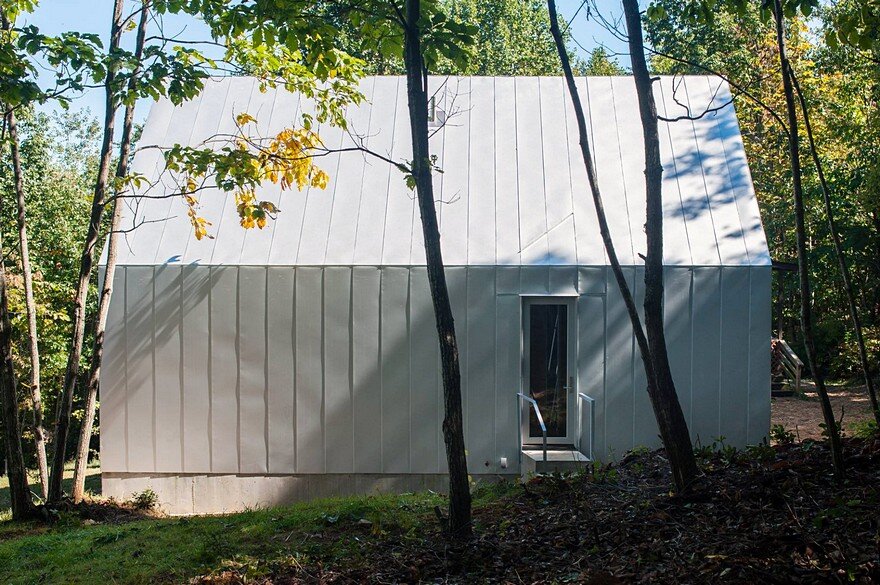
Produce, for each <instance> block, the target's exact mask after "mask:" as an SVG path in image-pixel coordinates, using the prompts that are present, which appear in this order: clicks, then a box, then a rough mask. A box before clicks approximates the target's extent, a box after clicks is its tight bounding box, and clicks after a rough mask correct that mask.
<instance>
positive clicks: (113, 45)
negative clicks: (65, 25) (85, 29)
mask: <svg viewBox="0 0 880 585" xmlns="http://www.w3.org/2000/svg"><path fill="white" fill-rule="evenodd" d="M122 10H123V0H114V3H113V21H112V25H111V27H110V45H109V48H108V54H109V55H111V59H110V61H109V63H108V64H107V69H106V76H105V79H104V88H105V90H104V92H105V100H104V102H105V112H104V135H103V139H102V143H101V154H100V156H99V159H98V175H97V179H96V181H95V191H94V195H93V197H92V209H91V213H90V215H89V226H88V232H87V233H86V239H85V245H84V246H83V251H82V256H81V259H80V269H79V276H78V279H77V286H76V293H75V295H74V300H73V330H72V332H71V342H70V354H69V356H68V360H67V368H66V370H65V372H64V385H63V386H62V389H61V398H60V400H59V408H58V410H57V412H58V415H57V416H56V419H55V452H54V454H53V457H52V473H51V475H50V476H49V501H51V502H57V501H58V500H60V499H61V497H62V495H63V489H62V483H61V482H62V479H63V477H64V462H65V460H66V446H67V433H68V431H69V428H70V415H71V410H72V409H73V396H74V392H75V390H76V382H77V377H78V376H79V367H80V359H81V357H82V347H83V338H84V337H85V322H86V297H87V295H88V292H89V282H90V280H91V276H92V265H93V263H94V258H95V246H96V245H97V243H98V238H99V231H100V228H101V221H102V218H103V213H104V194H105V191H106V189H107V182H108V179H109V172H110V164H111V159H112V156H113V153H112V147H113V133H114V132H115V128H116V109H117V107H118V103H117V98H116V96H115V95H114V94H115V91H116V83H117V82H116V74H117V72H118V70H119V61H118V60H117V58H116V55H114V53H115V52H116V51H117V50H118V49H119V44H120V39H121V37H122V33H123V30H124V29H123V27H124V25H125V22H124V19H123V15H122Z"/></svg>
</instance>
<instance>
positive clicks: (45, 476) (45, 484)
mask: <svg viewBox="0 0 880 585" xmlns="http://www.w3.org/2000/svg"><path fill="white" fill-rule="evenodd" d="M6 127H7V128H8V129H9V143H10V150H11V155H12V174H13V178H14V186H15V196H16V202H17V204H18V213H17V216H16V219H17V221H18V242H19V247H20V248H21V271H22V275H23V277H24V302H25V308H26V310H27V319H28V346H29V351H30V359H31V401H32V405H31V407H32V408H33V411H34V412H33V416H34V426H33V433H34V447H35V450H36V455H37V469H38V471H39V474H40V490H41V493H42V496H43V500H45V499H46V497H47V496H48V495H49V468H48V465H47V462H46V430H45V429H44V428H43V401H42V397H41V392H40V349H39V346H38V339H39V334H38V332H37V307H36V303H35V302H34V280H33V274H32V273H31V259H30V253H29V252H28V238H27V224H26V221H25V210H26V204H25V197H24V173H23V171H22V168H21V153H20V152H19V145H20V143H19V140H18V125H17V123H16V121H15V113H14V112H13V111H12V110H11V109H10V110H8V111H7V112H6Z"/></svg>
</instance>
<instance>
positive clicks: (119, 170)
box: [70, 0, 150, 502]
mask: <svg viewBox="0 0 880 585" xmlns="http://www.w3.org/2000/svg"><path fill="white" fill-rule="evenodd" d="M149 7H150V2H149V0H144V2H143V4H142V6H141V16H140V21H139V23H138V32H137V41H136V46H135V52H134V57H135V61H136V62H137V63H136V65H135V70H134V71H133V72H132V74H131V77H130V78H129V80H128V91H129V93H130V94H133V93H134V91H135V89H136V88H137V83H138V78H139V75H140V67H141V65H140V61H141V58H142V56H143V52H144V39H145V37H146V33H147V22H148V17H149ZM135 105H136V102H132V103H130V104H128V105H127V106H125V115H124V117H123V124H122V139H121V142H120V145H119V161H118V162H117V165H116V177H117V178H123V177H125V176H126V175H127V174H128V159H129V156H130V155H131V134H132V130H133V129H134V110H135ZM115 195H116V198H115V199H114V200H113V202H112V203H111V208H112V213H111V216H110V234H109V236H108V238H107V266H106V267H105V270H104V285H103V287H102V288H101V296H100V297H99V298H98V317H97V319H96V323H95V343H94V347H93V348H92V361H91V364H90V365H89V378H88V388H87V389H86V405H85V415H84V417H83V425H82V428H81V429H80V433H79V442H78V443H77V448H76V459H75V464H74V468H73V488H72V489H71V494H70V495H71V498H73V501H74V502H80V501H82V499H83V496H84V495H85V486H86V467H87V465H88V462H89V444H90V443H91V440H92V429H93V428H94V422H95V409H96V405H97V400H98V385H99V383H100V380H101V360H102V359H103V357H104V330H105V329H106V327H107V315H108V313H109V312H110V300H111V297H112V296H113V278H114V276H115V275H116V256H117V246H118V243H119V233H118V232H119V226H120V225H121V223H122V211H123V206H122V204H121V201H120V199H119V196H120V195H121V193H115Z"/></svg>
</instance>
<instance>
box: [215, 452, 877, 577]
mask: <svg viewBox="0 0 880 585" xmlns="http://www.w3.org/2000/svg"><path fill="white" fill-rule="evenodd" d="M846 449H847V464H848V467H849V469H848V473H849V475H848V478H847V480H846V481H845V482H843V483H838V482H836V481H835V480H834V478H833V477H832V476H831V475H830V473H829V469H828V467H829V466H828V453H827V451H826V449H825V447H824V445H822V444H819V443H815V442H804V443H797V444H789V445H780V446H776V447H757V448H752V449H751V450H749V451H748V452H745V453H743V452H740V453H735V452H733V451H731V450H727V451H722V452H720V453H716V454H713V455H709V454H708V453H706V454H704V456H703V457H702V460H703V461H702V462H703V468H704V470H705V475H704V477H703V478H702V479H701V481H700V485H699V486H698V487H697V490H696V491H695V493H694V494H693V495H691V496H688V497H676V496H672V495H670V493H669V491H668V490H669V484H670V481H669V474H668V471H667V469H666V462H665V460H664V459H663V456H662V454H661V453H659V452H651V453H648V452H641V453H633V454H630V455H629V456H627V457H626V458H625V459H624V460H623V461H622V462H621V464H620V465H618V466H616V467H612V468H603V469H598V470H595V471H594V473H592V474H583V475H579V476H575V477H570V478H561V477H552V476H544V477H537V478H534V479H532V480H531V481H529V482H528V483H526V484H524V485H522V486H521V487H517V488H515V489H514V490H513V491H512V492H511V493H509V494H507V495H505V496H503V497H501V498H499V499H498V500H497V501H495V502H494V503H492V504H489V505H486V506H483V507H481V508H479V509H478V510H477V513H476V519H477V534H478V536H477V538H476V539H475V540H474V541H473V542H471V543H469V544H467V545H464V546H459V545H450V544H448V543H447V542H446V541H445V540H444V539H443V538H442V536H441V535H440V534H439V532H438V531H437V530H436V529H435V528H434V525H433V523H431V521H430V519H429V518H426V519H425V523H424V524H421V525H419V526H418V527H417V528H415V529H411V530H409V531H406V532H402V531H399V532H396V533H389V534H383V535H380V536H378V537H377V536H375V535H373V536H371V531H370V529H369V526H368V525H366V526H364V525H361V524H359V523H358V522H357V521H351V522H348V524H347V530H340V527H339V526H336V527H334V530H333V531H332V532H330V533H317V534H315V535H314V538H317V539H320V538H328V537H329V538H337V539H344V540H360V541H361V542H362V544H361V545H360V546H359V547H358V549H357V550H358V554H357V555H356V556H353V557H351V558H348V559H339V558H335V559H333V558H324V559H321V558H312V559H310V560H309V561H308V562H302V560H299V559H296V558H289V559H287V561H285V560H283V559H275V560H274V561H273V562H274V564H271V563H267V562H265V560H255V559H250V560H249V561H246V562H243V563H239V564H238V565H236V564H234V563H232V564H227V566H226V567H224V568H220V569H218V570H216V571H214V572H213V573H212V574H210V575H207V576H205V578H204V582H239V581H238V579H239V578H240V576H241V575H242V574H244V573H245V572H250V574H251V575H252V576H253V577H258V578H263V579H265V580H267V581H269V582H275V583H300V582H309V583H310V582H329V583H355V582H371V583H397V582H416V581H427V582H461V583H473V582H507V583H548V582H549V583H553V582H557V583H565V582H585V583H594V584H605V583H851V582H857V583H872V582H880V557H878V555H880V552H878V550H880V549H878V546H880V540H878V539H880V533H878V520H880V492H878V489H880V488H878V486H880V481H878V480H880V441H878V440H876V439H874V440H860V439H849V440H847V443H846Z"/></svg>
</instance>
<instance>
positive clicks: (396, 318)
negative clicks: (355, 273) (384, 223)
mask: <svg viewBox="0 0 880 585" xmlns="http://www.w3.org/2000/svg"><path fill="white" fill-rule="evenodd" d="M380 303H381V311H382V312H381V317H380V319H381V321H380V324H379V331H380V334H381V348H382V417H381V424H382V472H383V473H406V472H407V471H408V470H409V465H410V463H409V454H410V425H411V424H412V421H411V420H410V418H411V417H410V399H409V398H410V397H409V381H410V378H409V369H410V366H409V338H408V336H409V316H408V311H407V307H408V304H409V270H408V269H406V268H396V267H385V268H383V269H382V292H381V296H380Z"/></svg>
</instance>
